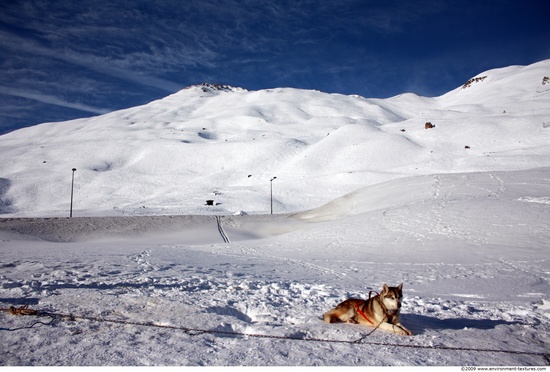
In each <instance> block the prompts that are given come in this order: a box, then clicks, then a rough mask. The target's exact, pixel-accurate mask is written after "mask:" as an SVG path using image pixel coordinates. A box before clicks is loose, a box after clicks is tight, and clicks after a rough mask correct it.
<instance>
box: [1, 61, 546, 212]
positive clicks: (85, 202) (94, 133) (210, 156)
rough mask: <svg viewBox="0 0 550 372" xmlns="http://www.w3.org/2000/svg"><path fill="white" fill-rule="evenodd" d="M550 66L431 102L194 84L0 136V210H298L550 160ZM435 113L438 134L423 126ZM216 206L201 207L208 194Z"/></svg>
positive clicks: (514, 70) (494, 74)
mask: <svg viewBox="0 0 550 372" xmlns="http://www.w3.org/2000/svg"><path fill="white" fill-rule="evenodd" d="M549 70H550V62H549V61H542V62H540V63H537V64H534V65H531V66H526V67H509V68H504V69H498V70H492V71H487V72H484V73H482V74H480V75H479V76H478V77H485V78H483V79H482V80H481V79H478V80H479V81H474V82H472V83H470V84H468V85H469V86H468V87H467V88H463V87H459V88H457V89H456V90H454V91H451V92H449V93H448V94H446V95H443V96H441V97H436V98H427V97H419V96H416V95H413V94H403V95H400V96H397V97H393V98H389V99H365V98H362V97H356V96H343V95H338V94H326V93H322V92H318V91H304V90H297V89H285V88H281V89H272V90H263V91H254V92H249V91H246V90H244V89H240V88H232V87H227V86H213V85H202V86H192V87H189V88H187V89H184V90H182V91H180V92H178V93H176V94H173V95H171V96H169V97H166V98H164V99H162V100H159V101H155V102H151V103H150V104H148V105H145V106H140V107H135V108H131V109H127V110H122V111H117V112H112V113H109V114H106V115H102V116H98V117H92V118H87V119H80V120H73V121H68V122H62V123H46V124H43V125H39V126H36V127H32V128H26V129H21V130H19V131H16V132H12V133H9V134H6V135H4V136H1V137H0V153H1V154H2V162H1V163H0V175H1V178H2V179H1V181H0V182H1V186H0V200H1V202H0V205H1V206H2V207H1V208H0V213H4V214H15V215H26V216H46V215H58V216H59V215H61V216H62V215H66V214H67V212H68V209H69V205H70V204H69V197H70V188H71V175H72V172H71V169H72V168H76V169H77V171H76V173H75V186H74V187H75V192H74V201H75V202H74V210H75V215H90V214H105V213H115V214H126V215H128V214H158V213H164V214H197V213H198V214H203V213H211V212H214V213H236V212H239V211H245V212H247V213H265V212H268V211H269V210H270V203H271V201H270V186H271V184H270V179H271V178H272V177H277V179H276V180H274V181H273V203H274V210H275V211H276V212H277V213H281V212H296V211H300V210H304V209H311V208H314V207H317V206H320V205H322V204H324V203H326V202H329V201H330V200H332V199H334V198H336V197H339V196H342V195H343V194H346V193H348V192H351V191H354V190H356V189H359V188H361V187H364V186H368V185H372V184H377V183H380V182H383V181H387V180H391V179H395V178H400V177H407V176H411V175H421V174H432V173H448V172H472V171H484V170H520V169H529V168H533V167H543V166H550V145H549V144H550V128H548V127H549V126H550V123H549V121H550V119H548V118H549V116H550V115H549V114H550V105H548V102H549V101H550V84H543V79H544V77H545V76H548V75H550V72H549ZM426 122H431V123H432V124H433V125H434V128H432V129H425V127H424V124H425V123H426ZM209 199H211V200H214V201H215V206H213V207H208V208H207V207H206V206H205V202H206V200H209Z"/></svg>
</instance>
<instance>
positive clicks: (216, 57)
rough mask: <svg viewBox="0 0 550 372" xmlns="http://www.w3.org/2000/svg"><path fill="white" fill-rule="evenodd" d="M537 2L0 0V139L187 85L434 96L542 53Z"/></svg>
mask: <svg viewBox="0 0 550 372" xmlns="http://www.w3.org/2000/svg"><path fill="white" fill-rule="evenodd" d="M549 15H550V2H549V1H548V0H517V1H506V0H502V1H497V0H472V1H469V0H403V1H393V0H376V1H375V0H331V1H328V0H327V1H322V0H265V1H264V0H233V1H231V0H228V1H223V0H218V1H215V0H157V1H155V0H132V1H120V0H109V1H105V0H83V1H69V0H67V1H64V0H21V1H15V0H4V1H2V2H1V4H0V134H1V133H6V132H8V131H11V130H14V129H16V128H19V127H23V126H29V125H34V124H37V123H42V122H46V121H60V120H69V119H73V118H78V117H87V116H92V115H98V114H101V113H106V112H109V111H113V110H118V109H122V108H127V107H132V106H137V105H140V104H145V103H148V102H150V101H152V100H155V99H159V98H162V97H165V96H167V95H169V94H171V93H174V92H176V91H178V90H179V89H182V88H184V87H186V86H189V85H191V84H198V83H202V82H210V83H219V84H228V85H233V86H239V87H243V88H246V89H249V90H258V89H266V88H274V87H295V88H304V89H317V90H321V91H324V92H328V93H343V94H358V95H361V96H364V97H367V98H386V97H390V96H393V95H397V94H400V93H404V92H413V93H416V94H419V95H424V96H437V95H441V94H443V93H445V92H447V91H449V90H451V89H454V88H456V87H458V86H459V85H461V84H463V83H464V82H465V81H466V80H468V79H469V78H470V77H472V76H474V75H476V74H478V73H480V72H483V71H485V70H488V69H491V68H498V67H505V66H509V65H527V64H530V63H534V62H538V61H540V60H544V59H548V58H550V41H549V40H550V19H549Z"/></svg>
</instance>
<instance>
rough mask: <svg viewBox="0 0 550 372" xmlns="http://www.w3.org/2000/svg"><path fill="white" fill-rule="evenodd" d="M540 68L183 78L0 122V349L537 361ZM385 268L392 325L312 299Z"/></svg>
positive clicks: (103, 356) (542, 237) (25, 354)
mask: <svg viewBox="0 0 550 372" xmlns="http://www.w3.org/2000/svg"><path fill="white" fill-rule="evenodd" d="M549 75H550V61H543V62H540V63H537V64H534V65H531V66H526V67H509V68H505V69H498V70H492V71H487V72H484V73H482V74H480V75H478V76H476V78H479V79H473V80H472V81H470V82H469V83H468V84H466V87H465V88H463V87H459V88H457V89H456V90H454V91H451V92H449V93H448V94H446V95H444V96H441V97H436V98H426V97H418V96H415V95H412V94H403V95H400V96H397V97H392V98H389V99H384V100H380V99H365V98H361V97H348V96H341V95H329V94H325V93H321V92H316V91H301V90H296V89H274V90H268V91H258V92H248V91H246V90H244V89H238V88H233V87H227V86H215V85H205V86H194V87H190V88H188V89H185V90H182V91H181V92H178V93H176V94H174V95H172V96H170V97H167V98H165V99H163V100H160V101H156V102H152V103H150V104H149V105H146V106H142V107H136V108H133V109H129V110H124V111H119V112H113V113H111V114H107V115H103V116H100V117H96V118H90V119H82V120H76V121H71V122H64V123H48V124H43V125H40V126H37V127H34V128H28V129H24V130H20V131H17V132H13V133H10V134H8V135H4V136H1V137H0V151H1V154H2V162H1V163H0V171H1V173H0V200H1V203H0V212H1V213H2V214H3V215H2V216H1V217H3V218H0V269H1V272H0V307H1V308H8V307H9V306H23V305H29V306H30V307H31V308H34V309H38V310H41V311H42V312H43V313H42V314H43V315H44V316H42V317H39V318H35V317H23V316H18V317H16V316H12V315H9V314H8V313H7V312H0V333H5V334H6V337H8V336H9V342H3V343H0V364H1V365H209V366H214V365H216V366H217V365H262V366H265V365H300V366H312V365H331V366H346V365H354V366H361V365H391V366H403V365H416V366H424V365H434V366H441V365H447V366H453V365H455V366H457V365H458V366H464V365H473V366H481V365H483V366H486V365H500V366H503V365H504V366H522V367H525V366H537V365H548V363H550V355H549V354H548V350H549V349H550V345H549V342H548V340H549V339H550V306H549V301H550V299H549V298H548V294H549V293H550V283H549V280H550V276H549V273H550V265H549V264H550V260H549V259H548V247H549V245H550V225H549V223H548V221H550V148H549V144H550V125H549V124H550V119H549V118H550V115H549V114H550V105H549V104H548V103H550V84H543V82H544V81H545V80H544V77H545V76H549ZM484 76H486V77H485V78H482V77H484ZM426 122H431V123H432V124H433V126H434V127H433V128H430V129H425V123H426ZM73 167H76V168H77V169H78V170H77V171H76V174H75V215H76V216H77V217H78V218H63V216H67V215H68V208H69V197H70V185H71V168H73ZM274 176H276V177H277V179H275V180H273V184H272V185H273V198H274V212H275V214H274V215H270V214H268V213H269V210H270V186H271V184H270V179H271V178H272V177H274ZM207 199H213V200H215V204H216V205H214V206H206V205H204V204H205V201H206V200H207ZM240 211H244V212H249V213H250V214H249V215H246V214H244V213H237V215H234V214H235V213H236V212H240ZM281 212H288V213H286V214H283V213H281ZM192 213H195V214H201V215H187V214H192ZM262 213H267V214H262ZM176 214H178V215H176ZM183 214H186V215H183ZM84 215H87V216H88V217H81V216H84ZM36 216H43V217H46V218H34V217H36ZM58 216H61V218H60V217H58ZM121 216H124V217H121ZM23 217H28V218H23ZM400 282H403V283H404V295H405V298H404V303H403V307H402V322H403V324H404V325H405V326H406V327H407V328H409V329H410V330H411V331H413V333H414V334H415V335H414V336H413V337H403V336H397V335H393V334H389V333H384V332H382V331H380V330H376V331H374V332H372V329H370V328H364V327H362V326H358V325H354V324H326V323H324V322H323V321H322V318H321V316H322V314H323V313H324V312H325V311H327V310H329V309H330V308H331V307H333V306H335V305H336V304H338V302H340V301H341V300H343V299H345V298H347V297H351V296H353V297H362V298H367V297H368V293H369V291H370V290H376V291H379V290H380V288H381V287H382V285H383V284H384V283H388V284H390V285H395V284H398V283H400ZM48 314H49V315H48ZM52 314H65V315H67V316H66V317H60V316H56V315H52ZM69 314H72V315H73V316H72V317H71V316H69ZM37 321H38V323H37Z"/></svg>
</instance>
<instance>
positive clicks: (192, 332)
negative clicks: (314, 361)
mask: <svg viewBox="0 0 550 372" xmlns="http://www.w3.org/2000/svg"><path fill="white" fill-rule="evenodd" d="M0 310H1V311H10V312H11V313H12V314H13V310H12V309H0ZM16 310H17V309H16ZM24 310H26V311H29V313H28V314H25V313H23V312H21V315H27V316H30V315H34V316H49V317H50V318H52V320H51V321H50V322H49V323H43V322H35V323H34V324H33V325H32V326H30V327H28V328H32V327H34V326H35V325H37V324H42V325H50V324H52V323H53V321H54V320H56V319H60V320H64V319H68V320H70V321H75V320H89V321H95V322H102V323H115V324H125V325H135V326H143V327H155V328H165V329H173V330H180V331H184V332H185V333H186V334H187V335H189V336H199V335H201V334H204V333H208V334H223V335H233V336H244V337H254V338H268V339H279V340H292V341H311V342H325V343H340V344H352V345H353V344H356V345H372V346H391V347H401V348H413V349H434V350H450V351H473V352H486V353H505V354H516V355H533V356H540V357H542V358H544V361H545V363H546V364H548V365H550V353H539V352H533V351H518V350H499V349H480V348H470V347H456V346H433V345H416V344H398V343H387V342H368V341H364V340H365V338H366V337H367V336H370V335H371V334H372V333H373V332H370V333H368V334H367V335H365V336H362V337H361V338H359V339H357V340H331V339H322V338H315V337H296V336H276V335H267V334H254V333H244V332H236V331H222V330H214V329H199V328H188V327H183V326H171V325H163V324H156V323H153V322H135V321H130V320H117V319H107V318H101V317H94V316H79V315H73V314H62V313H50V312H46V311H38V310H32V309H27V308H26V307H25V308H24ZM31 312H32V313H31ZM24 328H25V327H21V328H16V329H5V328H0V330H7V331H16V330H20V329H24ZM375 330H376V329H375Z"/></svg>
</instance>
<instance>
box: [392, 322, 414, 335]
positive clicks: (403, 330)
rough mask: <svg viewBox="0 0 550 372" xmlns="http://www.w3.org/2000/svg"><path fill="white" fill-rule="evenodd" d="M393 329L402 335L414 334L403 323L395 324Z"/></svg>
mask: <svg viewBox="0 0 550 372" xmlns="http://www.w3.org/2000/svg"><path fill="white" fill-rule="evenodd" d="M393 331H394V332H395V333H397V334H398V335H401V336H412V335H413V333H412V332H411V331H409V330H408V329H407V328H405V327H403V326H402V325H400V324H399V325H397V324H396V325H394V326H393Z"/></svg>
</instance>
